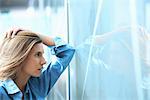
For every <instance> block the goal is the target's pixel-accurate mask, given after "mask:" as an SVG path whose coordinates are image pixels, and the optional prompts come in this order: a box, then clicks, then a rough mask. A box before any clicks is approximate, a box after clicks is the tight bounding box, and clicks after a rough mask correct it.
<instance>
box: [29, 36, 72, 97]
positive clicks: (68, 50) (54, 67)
mask: <svg viewBox="0 0 150 100" xmlns="http://www.w3.org/2000/svg"><path fill="white" fill-rule="evenodd" d="M54 41H55V46H51V47H50V48H51V53H52V55H55V58H54V59H53V60H52V61H51V63H50V64H49V66H48V67H47V69H46V70H45V71H44V72H43V73H42V75H41V76H40V77H38V78H32V79H31V80H30V83H32V84H31V87H32V88H34V90H35V91H34V92H36V94H37V93H38V94H40V95H42V96H47V95H48V93H49V91H50V90H51V88H52V87H53V86H54V84H55V83H56V81H57V80H58V78H59V77H60V75H61V74H62V73H63V71H64V70H65V69H66V67H67V66H68V65H69V63H70V61H71V59H72V57H73V55H74V52H75V49H74V48H73V47H72V46H70V45H68V44H66V43H64V42H63V41H62V40H61V38H58V37H56V38H55V39H54ZM35 84H37V85H35Z"/></svg>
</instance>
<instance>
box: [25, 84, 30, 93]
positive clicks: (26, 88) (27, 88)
mask: <svg viewBox="0 0 150 100" xmlns="http://www.w3.org/2000/svg"><path fill="white" fill-rule="evenodd" d="M29 90H30V89H29V84H28V83H27V85H26V87H25V91H24V92H25V93H28V92H29Z"/></svg>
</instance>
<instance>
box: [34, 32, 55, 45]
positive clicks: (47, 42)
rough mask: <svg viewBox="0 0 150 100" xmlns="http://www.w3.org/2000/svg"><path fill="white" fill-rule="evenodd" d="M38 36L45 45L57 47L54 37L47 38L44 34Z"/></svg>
mask: <svg viewBox="0 0 150 100" xmlns="http://www.w3.org/2000/svg"><path fill="white" fill-rule="evenodd" d="M37 35H38V36H39V37H40V39H41V40H42V42H43V44H45V45H47V46H54V45H55V41H54V39H53V37H50V36H46V35H43V34H37Z"/></svg>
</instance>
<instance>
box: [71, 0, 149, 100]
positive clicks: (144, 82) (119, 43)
mask: <svg viewBox="0 0 150 100" xmlns="http://www.w3.org/2000/svg"><path fill="white" fill-rule="evenodd" d="M146 3H147V2H146V1H144V0H113V1H110V0H82V1H81V0H70V2H69V6H70V9H69V10H70V14H69V15H70V16H69V19H70V34H71V35H70V40H71V42H72V43H74V46H75V47H76V55H75V59H74V62H73V67H72V68H71V76H70V77H71V100H93V99H94V100H149V99H150V98H149V85H150V84H149V78H150V77H149V73H150V72H149V64H148V61H149V56H147V55H149V46H148V45H149V39H148V37H149V33H148V32H147V31H145V30H146V29H145V28H143V27H147V26H145V22H147V21H146V20H145V15H146V12H145V4H146ZM148 11H149V10H148ZM147 20H148V17H147Z"/></svg>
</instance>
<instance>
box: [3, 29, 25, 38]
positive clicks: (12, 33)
mask: <svg viewBox="0 0 150 100" xmlns="http://www.w3.org/2000/svg"><path fill="white" fill-rule="evenodd" d="M20 31H23V29H21V28H14V29H12V30H10V31H8V32H6V34H5V37H6V38H14V37H15V35H17V33H18V32H20Z"/></svg>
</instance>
